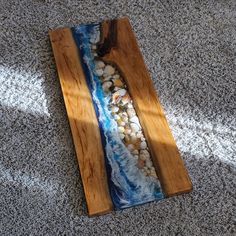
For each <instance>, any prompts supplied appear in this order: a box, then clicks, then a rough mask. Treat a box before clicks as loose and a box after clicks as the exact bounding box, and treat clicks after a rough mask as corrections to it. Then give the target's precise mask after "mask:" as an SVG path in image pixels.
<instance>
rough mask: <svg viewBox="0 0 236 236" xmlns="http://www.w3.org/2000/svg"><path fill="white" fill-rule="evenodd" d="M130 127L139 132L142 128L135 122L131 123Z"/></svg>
mask: <svg viewBox="0 0 236 236" xmlns="http://www.w3.org/2000/svg"><path fill="white" fill-rule="evenodd" d="M130 127H131V130H132V131H133V132H134V133H136V132H138V131H139V129H140V127H139V126H138V125H137V124H135V123H131V124H130Z"/></svg>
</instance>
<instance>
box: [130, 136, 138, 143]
mask: <svg viewBox="0 0 236 236" xmlns="http://www.w3.org/2000/svg"><path fill="white" fill-rule="evenodd" d="M130 140H131V142H132V143H136V142H137V141H138V138H137V137H136V136H135V135H133V136H131V138H130Z"/></svg>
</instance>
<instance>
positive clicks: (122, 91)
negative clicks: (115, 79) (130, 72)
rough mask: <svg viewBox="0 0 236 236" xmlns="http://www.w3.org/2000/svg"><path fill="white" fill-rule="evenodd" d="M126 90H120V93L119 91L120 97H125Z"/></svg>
mask: <svg viewBox="0 0 236 236" xmlns="http://www.w3.org/2000/svg"><path fill="white" fill-rule="evenodd" d="M126 92H127V91H126V89H119V90H118V91H117V93H118V94H119V95H120V96H122V97H123V96H124V95H125V94H126Z"/></svg>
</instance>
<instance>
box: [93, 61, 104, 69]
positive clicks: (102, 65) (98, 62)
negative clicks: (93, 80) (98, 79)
mask: <svg viewBox="0 0 236 236" xmlns="http://www.w3.org/2000/svg"><path fill="white" fill-rule="evenodd" d="M95 67H96V69H102V68H104V67H105V63H104V62H103V61H95Z"/></svg>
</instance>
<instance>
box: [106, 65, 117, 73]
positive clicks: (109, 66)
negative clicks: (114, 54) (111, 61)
mask: <svg viewBox="0 0 236 236" xmlns="http://www.w3.org/2000/svg"><path fill="white" fill-rule="evenodd" d="M114 73H115V69H114V67H112V66H111V65H106V66H105V68H104V75H113V74H114Z"/></svg>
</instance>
